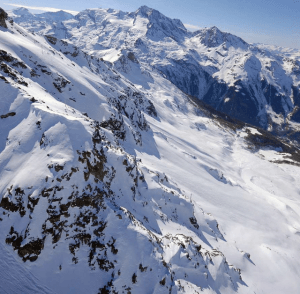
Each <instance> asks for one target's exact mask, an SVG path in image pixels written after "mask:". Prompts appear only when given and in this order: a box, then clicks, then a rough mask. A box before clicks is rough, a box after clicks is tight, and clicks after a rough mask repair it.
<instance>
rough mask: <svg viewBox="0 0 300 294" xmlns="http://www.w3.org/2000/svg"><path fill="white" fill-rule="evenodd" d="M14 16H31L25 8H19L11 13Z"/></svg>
mask: <svg viewBox="0 0 300 294" xmlns="http://www.w3.org/2000/svg"><path fill="white" fill-rule="evenodd" d="M12 12H13V13H14V14H15V15H27V14H32V13H31V12H30V11H29V10H28V9H27V8H25V7H19V8H16V9H14V10H13V11H12Z"/></svg>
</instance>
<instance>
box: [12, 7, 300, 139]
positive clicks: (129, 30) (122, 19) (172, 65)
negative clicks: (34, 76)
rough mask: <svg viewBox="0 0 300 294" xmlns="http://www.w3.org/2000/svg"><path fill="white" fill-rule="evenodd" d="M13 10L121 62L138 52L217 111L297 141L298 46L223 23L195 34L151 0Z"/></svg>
mask: <svg viewBox="0 0 300 294" xmlns="http://www.w3.org/2000/svg"><path fill="white" fill-rule="evenodd" d="M11 16H12V17H13V19H14V21H15V22H16V23H18V24H20V25H22V26H23V27H25V28H27V29H29V30H31V31H34V32H38V33H40V34H43V35H51V36H53V37H56V38H59V39H64V40H66V41H68V42H70V43H72V44H74V45H75V46H77V47H78V48H80V49H82V50H84V51H85V52H87V53H89V54H94V55H96V56H98V57H101V58H103V59H105V60H108V61H111V62H113V63H115V64H116V63H118V61H120V60H121V59H122V56H126V55H127V54H128V53H129V52H132V53H133V54H134V56H135V58H136V60H137V62H139V63H140V65H141V67H144V68H148V69H149V70H150V68H151V69H155V70H157V71H159V72H161V74H163V76H164V77H166V78H167V79H168V80H170V81H171V82H172V83H173V84H174V85H176V86H177V87H178V88H179V89H181V90H182V91H184V92H185V93H187V94H189V95H192V96H194V97H197V98H198V99H200V100H203V101H204V102H205V103H207V104H209V105H211V106H212V107H213V108H215V109H216V110H218V111H221V112H224V113H226V114H228V115H230V116H231V117H233V118H236V119H239V120H241V121H244V122H247V123H250V124H253V125H255V126H260V127H262V128H264V129H266V130H269V131H271V132H273V133H274V134H277V135H284V136H286V135H287V136H289V137H290V138H291V139H296V140H297V141H299V130H300V128H299V124H298V123H299V122H300V111H299V106H300V90H299V89H300V86H299V84H300V58H299V56H300V54H299V53H298V54H289V51H288V50H272V49H271V48H270V47H268V46H263V45H257V46H254V45H251V44H248V43H246V42H245V41H244V40H242V39H241V38H239V37H237V36H234V35H232V34H229V33H225V32H222V31H220V30H219V29H218V28H217V27H212V28H206V29H201V30H198V31H196V32H193V33H192V32H189V31H187V30H186V28H185V27H184V25H183V24H182V22H181V21H180V20H177V19H170V18H168V17H166V16H164V15H163V14H161V13H160V12H159V11H157V10H155V9H151V8H148V7H147V6H142V7H141V8H139V9H138V10H137V11H135V12H133V13H125V12H122V11H117V10H113V9H87V10H84V11H82V12H80V13H78V14H77V15H76V16H73V15H71V14H68V13H65V12H57V13H43V14H38V15H33V14H31V13H30V12H29V11H28V10H26V9H24V8H20V9H16V10H14V11H13V13H11ZM116 66H117V65H116Z"/></svg>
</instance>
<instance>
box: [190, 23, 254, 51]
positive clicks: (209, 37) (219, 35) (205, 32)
mask: <svg viewBox="0 0 300 294" xmlns="http://www.w3.org/2000/svg"><path fill="white" fill-rule="evenodd" d="M194 36H195V37H196V38H199V39H200V41H201V43H202V44H203V45H205V46H207V47H218V46H220V45H221V44H223V43H226V44H228V45H230V46H234V47H245V46H248V44H247V43H246V42H245V41H244V40H243V39H241V38H240V37H237V36H235V35H232V34H230V33H227V32H223V31H221V30H220V29H219V28H218V27H216V26H212V27H210V28H205V29H201V30H198V31H196V32H194Z"/></svg>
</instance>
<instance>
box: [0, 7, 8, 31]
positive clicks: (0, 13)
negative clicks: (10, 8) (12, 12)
mask: <svg viewBox="0 0 300 294" xmlns="http://www.w3.org/2000/svg"><path fill="white" fill-rule="evenodd" d="M7 17H8V15H7V13H6V12H5V11H4V10H3V9H2V8H1V7H0V26H1V27H3V28H6V29H7V25H6V22H5V21H6V20H7Z"/></svg>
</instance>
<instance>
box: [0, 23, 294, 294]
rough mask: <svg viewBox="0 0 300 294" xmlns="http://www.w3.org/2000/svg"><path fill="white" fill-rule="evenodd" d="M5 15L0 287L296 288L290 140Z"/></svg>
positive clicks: (126, 63) (125, 61) (0, 58)
mask: <svg viewBox="0 0 300 294" xmlns="http://www.w3.org/2000/svg"><path fill="white" fill-rule="evenodd" d="M6 24H7V26H8V29H6V28H3V27H1V28H0V40H1V42H0V50H1V51H0V62H1V65H0V74H1V76H0V87H1V99H0V103H1V104H0V111H1V113H0V117H1V118H0V126H1V127H0V152H1V153H0V193H1V202H0V227H1V229H0V242H1V246H0V250H1V256H2V261H3V262H2V263H1V266H0V270H1V275H0V289H1V292H4V293H11V292H12V291H13V292H14V293H24V289H29V290H28V291H30V292H32V293H34V292H36V293H199V292H200V291H203V292H204V293H282V292H283V291H285V292H288V293H295V294H296V293H298V292H299V290H300V288H299V283H298V282H297V281H298V279H299V275H300V272H299V268H300V264H299V260H300V258H299V257H300V256H299V250H298V248H299V244H300V239H299V238H300V237H299V235H300V221H299V215H300V207H299V192H300V183H299V181H300V180H299V177H297V174H298V173H299V153H298V150H296V149H295V148H294V147H293V146H289V145H287V144H285V143H284V142H281V141H280V140H279V139H277V138H275V137H272V136H270V135H268V134H267V133H266V132H264V131H263V130H261V129H256V128H253V127H251V126H249V125H245V124H243V123H241V122H237V121H234V120H232V119H230V118H227V117H226V116H222V114H218V113H216V112H213V111H212V110H211V109H209V108H208V107H206V106H205V105H203V104H201V103H198V101H197V100H193V98H191V97H189V96H187V95H186V94H184V93H183V92H182V91H181V90H179V89H178V88H177V87H175V86H174V85H173V84H172V83H171V82H170V81H168V80H167V79H165V78H163V77H162V76H161V74H160V73H159V72H156V71H149V70H148V67H147V66H145V65H144V64H142V62H138V61H137V59H136V58H135V56H136V55H135V54H133V53H132V52H126V51H125V52H123V51H122V53H123V54H122V56H120V58H118V59H116V60H115V62H114V64H111V63H109V62H107V61H103V60H101V59H98V58H97V57H95V56H91V55H88V54H86V53H83V52H81V51H80V49H78V48H77V47H74V46H73V45H70V44H68V43H66V42H64V41H60V40H57V39H55V38H53V37H46V38H44V37H42V36H35V35H33V34H31V33H28V32H27V31H26V30H24V29H22V28H21V27H19V26H18V25H17V24H13V25H12V24H11V23H9V22H8V21H6ZM178 28H179V29H178V30H179V31H178V34H179V32H180V30H181V25H180V23H178ZM178 36H179V35H177V36H176V35H175V33H174V38H175V37H178ZM130 53H131V54H130ZM287 163H289V164H287ZM17 275H18V276H19V279H17ZM9 277H10V279H9V280H8V281H7V280H6V279H7V278H9ZM14 281H15V282H14Z"/></svg>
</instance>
